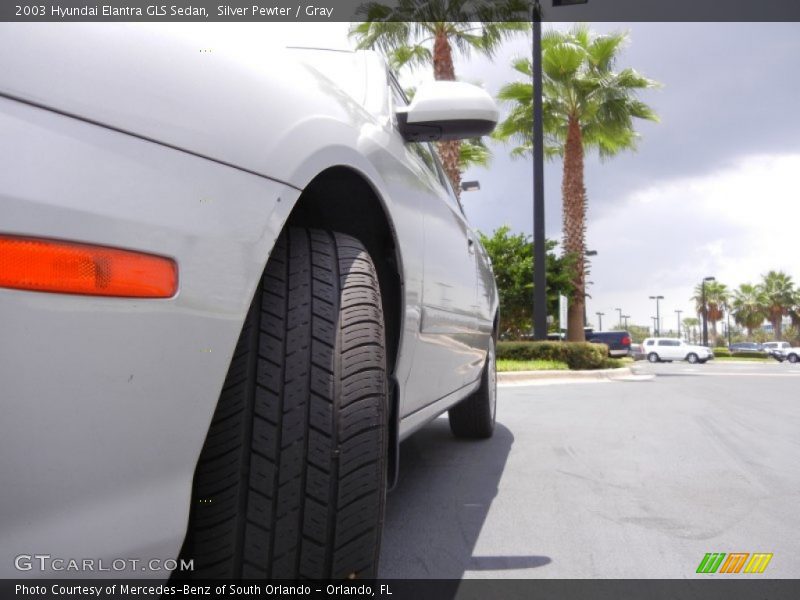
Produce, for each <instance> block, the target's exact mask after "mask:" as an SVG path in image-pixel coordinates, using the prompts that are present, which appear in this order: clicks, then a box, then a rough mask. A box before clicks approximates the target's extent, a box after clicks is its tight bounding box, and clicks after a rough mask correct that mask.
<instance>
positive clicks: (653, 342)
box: [644, 340, 656, 346]
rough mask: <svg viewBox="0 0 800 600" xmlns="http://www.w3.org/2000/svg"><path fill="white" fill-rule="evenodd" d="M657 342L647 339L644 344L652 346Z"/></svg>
mask: <svg viewBox="0 0 800 600" xmlns="http://www.w3.org/2000/svg"><path fill="white" fill-rule="evenodd" d="M655 343H656V342H655V340H647V341H646V342H645V343H644V345H645V346H652V345H653V344H655Z"/></svg>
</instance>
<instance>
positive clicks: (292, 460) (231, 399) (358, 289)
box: [182, 229, 388, 579]
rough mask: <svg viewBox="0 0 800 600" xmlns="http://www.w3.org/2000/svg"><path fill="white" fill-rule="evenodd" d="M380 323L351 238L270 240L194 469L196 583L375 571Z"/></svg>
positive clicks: (383, 382)
mask: <svg viewBox="0 0 800 600" xmlns="http://www.w3.org/2000/svg"><path fill="white" fill-rule="evenodd" d="M384 346H385V342H384V321H383V312H382V307H381V296H380V290H379V287H378V279H377V276H376V274H375V268H374V266H373V264H372V261H371V259H370V257H369V255H368V254H367V252H366V250H365V249H364V247H363V245H362V244H361V243H360V242H359V241H357V240H356V239H354V238H352V237H349V236H346V235H342V234H339V233H331V232H328V231H319V230H307V229H289V230H288V231H287V232H285V233H283V234H282V235H281V237H280V238H279V240H278V242H277V243H276V245H275V248H274V249H273V252H272V256H271V257H270V259H269V262H268V264H267V267H266V269H265V271H264V275H263V277H262V280H261V282H260V284H259V286H258V289H257V290H256V294H255V298H254V299H253V303H252V306H251V307H250V311H249V313H248V315H247V320H246V321H245V324H244V327H243V329H242V333H241V336H240V337H239V342H238V344H237V346H236V350H235V352H234V356H233V360H232V362H231V365H230V368H229V371H228V375H227V378H226V380H225V383H224V386H223V389H222V394H221V396H220V399H219V403H218V405H217V409H216V412H215V413H214V418H213V421H212V423H211V427H210V429H209V431H208V437H207V438H206V442H205V445H204V447H203V450H202V453H201V455H200V460H199V462H198V465H197V469H196V472H195V477H194V490H193V494H192V506H191V511H190V517H189V526H188V531H187V535H186V541H185V543H184V547H183V550H182V555H183V556H184V557H185V558H186V559H194V567H195V570H194V571H193V572H192V573H191V574H190V575H189V576H190V577H197V578H226V579H228V578H253V579H256V578H257V579H299V578H303V579H305V578H308V579H331V578H332V579H340V578H348V577H350V578H352V577H358V578H362V577H366V578H374V577H376V575H377V568H378V554H379V549H380V539H381V527H382V523H383V514H384V504H385V495H386V465H387V462H386V461H387V438H388V434H387V414H388V411H387V406H386V405H387V379H386V358H385V356H386V354H385V347H384Z"/></svg>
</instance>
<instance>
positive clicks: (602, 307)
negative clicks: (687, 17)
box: [457, 23, 800, 329]
mask: <svg viewBox="0 0 800 600" xmlns="http://www.w3.org/2000/svg"><path fill="white" fill-rule="evenodd" d="M558 26H559V27H568V26H569V25H568V24H559V25H558ZM592 27H593V28H594V29H596V30H598V31H610V30H619V29H623V30H627V31H628V32H629V33H630V43H629V45H628V47H627V48H626V49H625V52H624V53H623V55H622V57H621V61H620V63H619V66H620V67H624V66H632V67H634V68H636V69H637V70H639V71H640V72H642V73H644V74H645V75H647V76H648V77H651V78H653V79H656V80H658V81H659V82H661V83H662V84H663V87H662V88H661V89H659V90H655V91H650V92H647V93H646V94H645V95H643V99H644V100H645V101H646V102H648V103H649V104H650V105H651V106H653V107H654V108H655V110H656V112H657V113H658V114H659V116H660V117H661V122H660V123H658V124H651V123H643V124H641V125H640V127H639V131H640V132H641V135H642V140H641V143H640V147H639V150H638V152H636V153H631V154H627V155H621V156H618V157H617V158H615V159H612V160H608V161H605V162H604V163H601V162H600V161H599V160H598V159H597V158H596V157H590V158H589V159H588V161H587V165H586V187H587V192H588V197H589V214H588V229H587V247H588V248H590V249H592V250H596V251H597V252H598V256H597V257H595V258H594V259H593V263H592V267H591V270H592V272H591V276H590V279H591V280H592V281H593V282H594V284H593V285H592V286H591V287H590V289H589V293H590V294H591V296H592V298H591V299H590V300H589V301H588V302H589V304H588V312H589V319H590V321H595V324H596V317H595V316H594V313H595V312H598V311H599V312H603V313H605V314H606V316H605V317H604V318H603V326H604V328H605V329H608V328H609V327H611V326H613V325H615V324H616V323H617V322H618V319H617V318H616V315H617V312H616V310H615V309H616V308H617V307H619V308H621V309H622V310H623V313H624V314H629V315H631V322H632V323H636V324H641V325H649V324H650V323H651V320H650V318H651V316H654V315H655V302H654V301H652V300H649V299H648V297H649V296H652V295H662V296H664V297H665V299H664V300H663V301H662V303H661V315H662V323H663V325H662V329H665V328H667V327H672V328H674V327H675V326H676V320H677V315H676V314H675V312H674V311H675V310H678V309H679V310H683V311H684V313H683V316H684V317H686V316H694V315H692V311H693V305H692V303H691V302H690V300H689V298H690V297H691V296H692V290H693V287H694V286H695V285H696V284H697V283H698V282H699V281H700V280H701V279H702V278H703V277H704V276H709V275H711V276H715V277H716V278H717V279H718V280H720V281H722V282H724V283H726V284H728V285H729V286H730V287H735V286H738V285H739V284H740V283H744V282H748V281H753V282H755V281H756V280H758V279H759V277H760V275H761V274H762V273H765V272H766V271H768V270H770V269H783V270H785V271H787V272H788V273H789V274H791V275H792V276H793V277H794V279H795V281H800V242H798V239H797V238H798V224H799V223H800V185H799V184H800V24H797V23H786V24H782V23H777V24H776V23H756V24H751V23H723V24H715V23H613V24H600V23H595V24H593V25H592ZM528 44H529V38H528V39H525V38H520V39H519V40H517V41H515V42H510V43H507V44H506V45H505V47H504V48H503V49H502V50H501V51H500V52H498V53H497V55H496V56H495V57H494V58H493V59H491V60H488V59H483V58H475V57H473V59H472V60H470V61H460V62H459V64H458V65H457V74H458V76H459V77H460V78H462V79H465V80H472V81H475V82H481V83H482V84H483V85H484V86H485V87H486V88H487V89H488V90H489V91H490V92H492V93H494V92H496V91H497V89H498V88H499V87H500V86H501V85H502V84H503V83H505V82H507V81H509V80H510V79H512V78H514V77H515V74H514V72H513V71H512V70H511V68H510V66H509V64H510V62H511V60H512V58H513V57H515V56H524V55H527V54H528V53H529V51H530V50H529V45H528ZM493 152H494V160H493V162H492V165H491V168H490V169H488V170H487V169H472V170H471V171H469V172H468V173H466V174H465V176H464V178H465V179H467V180H469V179H478V180H480V182H481V187H482V189H481V191H479V192H470V193H466V194H464V195H463V198H464V204H465V209H466V211H467V214H468V216H469V218H470V220H471V222H472V223H473V224H474V225H475V226H476V227H477V228H479V229H480V230H482V231H484V232H491V231H492V230H494V229H495V228H497V227H499V226H501V225H504V224H508V225H510V226H511V228H512V229H513V230H514V231H524V232H526V233H530V232H531V231H532V224H531V220H532V216H531V214H532V208H531V203H532V200H531V198H532V191H531V190H532V184H531V163H530V161H529V160H515V161H512V160H510V159H508V158H507V148H504V147H503V146H494V147H493ZM560 185H561V164H560V162H559V161H555V162H553V163H549V164H548V165H546V168H545V195H546V215H547V217H546V222H547V236H548V237H550V238H554V239H560V238H561V194H560Z"/></svg>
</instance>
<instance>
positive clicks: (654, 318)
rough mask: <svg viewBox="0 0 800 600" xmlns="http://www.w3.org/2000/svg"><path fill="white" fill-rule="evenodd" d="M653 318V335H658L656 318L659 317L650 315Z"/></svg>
mask: <svg viewBox="0 0 800 600" xmlns="http://www.w3.org/2000/svg"><path fill="white" fill-rule="evenodd" d="M650 318H651V319H652V320H653V336H654V337H658V329H657V328H656V327H657V326H656V320H657V318H658V317H650Z"/></svg>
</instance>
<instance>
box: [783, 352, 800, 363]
mask: <svg viewBox="0 0 800 600" xmlns="http://www.w3.org/2000/svg"><path fill="white" fill-rule="evenodd" d="M786 360H788V361H789V362H790V363H792V364H795V363H796V362H797V361H798V360H800V358H798V357H797V354H790V355H789V356H787V357H786Z"/></svg>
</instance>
